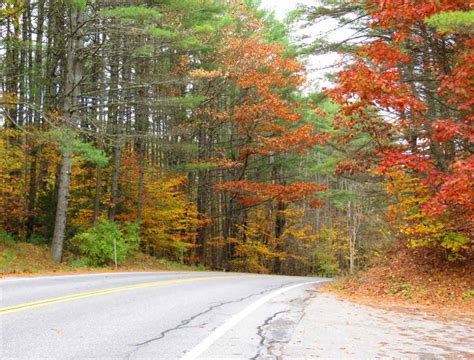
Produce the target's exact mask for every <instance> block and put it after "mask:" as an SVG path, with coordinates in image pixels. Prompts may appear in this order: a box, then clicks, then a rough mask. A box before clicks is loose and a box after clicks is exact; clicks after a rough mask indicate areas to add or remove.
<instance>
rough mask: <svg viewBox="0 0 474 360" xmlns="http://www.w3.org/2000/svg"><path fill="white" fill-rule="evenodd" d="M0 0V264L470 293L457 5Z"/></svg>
mask: <svg viewBox="0 0 474 360" xmlns="http://www.w3.org/2000/svg"><path fill="white" fill-rule="evenodd" d="M0 9H1V12H0V33H1V42H0V63H1V65H0V72H1V74H2V77H1V92H0V130H1V133H0V183H1V187H2V192H1V203H0V208H1V214H0V226H1V231H0V237H1V239H0V249H1V250H2V255H1V258H0V259H1V262H2V263H1V265H2V266H1V268H2V270H1V271H2V273H21V272H43V271H72V270H78V269H107V268H113V267H114V266H115V263H117V265H118V267H119V268H120V269H161V268H163V269H172V268H183V269H185V268H186V269H188V268H197V269H201V268H207V269H214V270H224V271H241V272H255V273H274V274H290V275H313V276H328V277H333V276H341V275H348V276H349V277H348V278H344V279H342V280H341V281H338V282H336V283H335V285H333V287H332V288H333V290H334V289H335V290H337V291H339V292H340V293H341V294H350V295H351V294H352V295H354V294H356V293H359V294H361V295H367V296H372V297H380V298H392V299H395V300H398V301H406V302H415V303H420V302H423V303H433V304H434V303H436V304H441V303H443V302H446V303H447V304H460V306H461V307H463V306H467V305H469V304H470V303H471V302H472V297H473V296H472V294H473V291H474V275H473V271H472V270H473V261H474V240H473V239H474V232H473V231H474V202H473V199H474V155H473V149H474V148H473V146H474V145H473V139H474V135H473V134H474V128H473V121H474V118H473V115H472V105H473V103H472V99H473V84H472V81H471V80H472V77H473V76H474V70H473V67H472V58H473V55H474V54H473V47H472V46H473V39H472V27H473V16H472V14H473V11H472V10H470V9H469V6H468V4H467V3H466V2H465V1H460V0H459V1H457V0H456V1H453V0H449V1H437V2H433V1H428V0H426V1H414V0H413V1H397V0H394V1H375V0H366V1H351V2H348V1H342V0H341V1H333V0H331V1H329V0H328V1H320V2H318V3H317V4H316V3H315V5H314V6H311V5H305V6H303V5H302V6H299V7H298V8H297V10H295V11H294V12H293V13H291V14H290V16H289V18H288V21H285V22H281V21H279V20H277V19H276V18H275V17H274V16H273V15H272V14H271V13H269V12H267V11H263V10H261V9H260V8H259V2H258V1H250V0H249V1H245V2H242V1H201V0H199V1H198V0H183V1H174V0H164V1H159V2H154V1H149V2H145V1H139V0H133V1H132V0H130V1H127V0H120V1H114V0H110V1H89V0H87V1H86V0H67V1H62V0H61V1H59V0H47V1H39V2H30V1H23V0H18V1H8V2H6V3H2V5H1V7H0ZM321 24H336V25H334V27H335V28H339V29H340V28H343V29H346V30H345V33H346V38H345V39H343V40H342V41H341V40H340V39H338V40H334V37H331V36H330V33H331V31H326V30H325V31H319V33H318V31H316V30H320V29H319V26H321ZM305 29H306V30H305ZM308 29H310V30H308ZM307 30H308V31H307ZM301 34H305V35H301ZM328 54H332V55H334V54H338V56H339V57H340V59H341V61H340V62H339V63H337V64H334V66H333V69H332V72H331V73H330V74H329V75H327V76H326V79H325V83H326V84H329V85H328V86H327V89H320V87H319V85H316V86H311V85H309V84H308V83H307V79H308V77H307V75H308V74H307V69H306V67H305V65H304V61H305V59H307V58H308V56H310V57H311V56H327V55H328ZM320 71H321V70H320ZM466 304H467V305H466ZM453 306H454V305H453Z"/></svg>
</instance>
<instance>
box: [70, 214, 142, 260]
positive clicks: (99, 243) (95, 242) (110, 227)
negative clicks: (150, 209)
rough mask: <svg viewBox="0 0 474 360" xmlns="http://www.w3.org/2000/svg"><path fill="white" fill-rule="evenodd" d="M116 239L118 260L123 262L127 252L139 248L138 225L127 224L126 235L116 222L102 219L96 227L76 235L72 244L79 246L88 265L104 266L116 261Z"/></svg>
mask: <svg viewBox="0 0 474 360" xmlns="http://www.w3.org/2000/svg"><path fill="white" fill-rule="evenodd" d="M114 240H115V241H116V246H117V261H118V263H123V261H124V260H125V258H126V256H127V254H128V253H129V252H130V251H132V250H135V249H137V248H138V243H139V235H138V225H136V224H133V223H132V224H127V225H126V226H125V236H124V235H123V233H122V231H121V230H120V228H119V226H118V225H117V224H116V223H115V222H111V221H108V220H106V219H100V220H99V221H98V222H97V224H96V225H95V226H94V227H92V228H90V229H88V230H86V231H84V232H82V233H79V234H77V235H76V236H74V237H73V238H72V239H71V244H73V245H75V246H77V248H78V249H79V252H80V253H81V255H83V256H84V257H85V258H86V259H87V263H88V265H90V266H103V265H110V264H113V263H114Z"/></svg>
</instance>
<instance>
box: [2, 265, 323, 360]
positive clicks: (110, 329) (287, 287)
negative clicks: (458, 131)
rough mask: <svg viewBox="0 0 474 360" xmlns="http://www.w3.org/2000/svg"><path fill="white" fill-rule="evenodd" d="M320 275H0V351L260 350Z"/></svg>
mask: <svg viewBox="0 0 474 360" xmlns="http://www.w3.org/2000/svg"><path fill="white" fill-rule="evenodd" d="M324 281H325V280H324V279H315V278H304V277H288V276H266V275H247V274H231V273H211V272H209V273H207V272H199V273H197V272H169V273H167V272H163V273H111V274H87V275H65V276H48V277H33V278H7V279H3V280H0V282H1V308H0V322H1V333H0V336H1V339H0V341H1V345H2V346H1V352H0V358H2V359H44V358H48V359H52V358H54V359H85V358H87V359H180V358H183V359H188V360H189V359H196V358H216V359H222V358H230V357H233V358H247V359H258V358H262V359H263V358H266V357H268V355H269V354H268V351H269V348H270V346H274V345H275V344H277V343H278V341H280V340H281V339H283V340H284V339H286V338H288V337H289V336H290V333H291V329H294V328H295V327H296V326H297V325H298V323H299V321H300V319H301V318H302V316H303V313H304V308H305V302H306V301H307V298H308V289H314V286H315V285H314V283H319V282H324ZM313 291H314V290H313ZM278 321H280V323H279V325H278V326H276V327H275V328H274V329H273V330H272V331H268V329H267V327H268V325H269V324H271V323H276V324H278ZM272 342H273V343H274V344H273V345H272Z"/></svg>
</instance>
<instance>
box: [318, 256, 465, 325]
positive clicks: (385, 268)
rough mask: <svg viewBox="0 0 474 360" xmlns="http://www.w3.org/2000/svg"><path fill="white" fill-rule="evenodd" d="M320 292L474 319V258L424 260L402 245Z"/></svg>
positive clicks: (370, 302)
mask: <svg viewBox="0 0 474 360" xmlns="http://www.w3.org/2000/svg"><path fill="white" fill-rule="evenodd" d="M321 290H322V291H325V292H329V293H333V294H336V295H337V296H338V297H339V298H341V299H345V300H349V301H353V302H357V303H361V304H365V305H370V306H376V307H382V308H385V309H397V310H404V311H407V312H413V311H415V312H416V311H426V312H430V313H433V314H436V315H440V316H442V317H443V316H444V317H446V316H447V317H449V318H453V317H458V318H470V319H471V320H474V261H472V260H471V261H466V262H464V263H460V264H455V263H443V262H438V263H434V262H428V261H427V257H423V256H420V254H416V255H414V254H413V253H410V251H409V250H408V249H404V248H402V247H399V248H397V249H396V250H394V251H392V252H391V253H388V254H386V255H384V256H381V257H380V258H379V259H377V261H376V263H375V264H374V265H373V266H372V267H371V268H369V269H368V270H365V271H360V272H358V273H356V274H354V275H352V276H344V277H340V278H339V279H336V280H335V281H334V282H332V283H329V284H326V285H325V286H323V287H322V288H321Z"/></svg>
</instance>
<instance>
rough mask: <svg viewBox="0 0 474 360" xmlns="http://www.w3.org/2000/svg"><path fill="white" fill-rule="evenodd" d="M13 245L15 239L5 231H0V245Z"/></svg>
mask: <svg viewBox="0 0 474 360" xmlns="http://www.w3.org/2000/svg"><path fill="white" fill-rule="evenodd" d="M14 243H15V237H14V236H13V235H12V234H10V233H8V232H6V231H5V230H1V229H0V244H5V245H12V244H14Z"/></svg>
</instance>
